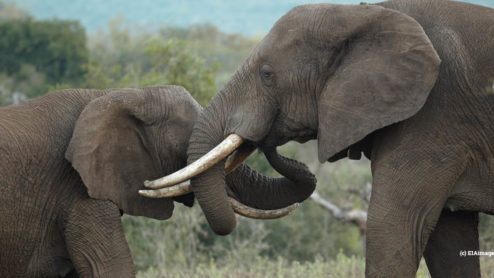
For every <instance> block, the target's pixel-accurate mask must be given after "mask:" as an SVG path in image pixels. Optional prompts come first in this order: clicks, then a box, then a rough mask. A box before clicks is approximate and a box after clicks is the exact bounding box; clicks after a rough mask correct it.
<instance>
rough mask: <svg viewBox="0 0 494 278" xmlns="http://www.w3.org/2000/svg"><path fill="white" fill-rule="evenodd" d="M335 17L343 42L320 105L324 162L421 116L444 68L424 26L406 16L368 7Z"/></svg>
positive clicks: (320, 144)
mask: <svg viewBox="0 0 494 278" xmlns="http://www.w3.org/2000/svg"><path fill="white" fill-rule="evenodd" d="M333 8H334V7H333ZM331 15H332V16H334V17H335V18H333V20H332V22H333V24H339V25H338V26H333V28H329V29H330V32H331V31H332V32H334V33H333V34H332V36H334V37H338V38H342V39H341V41H342V42H341V48H340V55H339V56H340V58H339V59H337V60H338V61H337V63H339V65H338V66H337V67H336V68H335V70H334V73H333V74H332V75H331V76H329V78H328V80H327V83H326V86H325V87H324V89H323V90H322V92H321V95H320V99H319V104H318V120H319V126H318V149H319V160H320V161H321V162H323V161H326V160H328V159H329V158H331V157H332V156H334V155H335V154H337V153H338V152H341V151H342V150H344V149H345V148H347V147H349V146H350V145H352V144H354V143H356V142H358V141H360V140H362V139H363V138H364V137H365V136H366V135H368V134H370V133H371V132H373V131H375V130H377V129H380V128H383V127H385V126H388V125H390V124H393V123H396V122H399V121H402V120H405V119H407V118H409V117H411V116H413V115H414V114H416V113H417V112H418V111H419V110H420V109H421V108H422V106H423V105H424V103H425V101H426V99H427V97H428V95H429V92H430V91H431V89H432V88H433V86H434V84H435V82H436V79H437V75H438V73H439V65H440V59H439V56H438V55H437V53H436V51H435V50H434V47H433V46H432V43H431V42H430V40H429V38H428V37H427V35H426V34H425V32H424V30H423V29H422V27H421V26H420V25H419V24H418V23H417V22H416V21H415V20H414V19H413V18H411V17H409V16H407V15H405V14H403V13H400V12H398V11H394V10H390V9H385V8H382V7H379V6H374V5H364V6H343V7H338V8H336V9H334V11H333V13H331Z"/></svg>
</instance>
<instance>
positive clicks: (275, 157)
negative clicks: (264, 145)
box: [226, 148, 317, 210]
mask: <svg viewBox="0 0 494 278" xmlns="http://www.w3.org/2000/svg"><path fill="white" fill-rule="evenodd" d="M264 153H265V155H266V158H267V159H268V161H269V163H270V164H271V166H273V168H274V169H275V170H276V171H278V172H279V173H280V174H281V175H283V176H284V177H282V178H271V177H266V176H264V175H262V174H260V173H258V172H256V171H255V170H253V169H251V168H250V167H248V166H246V165H241V166H240V167H239V168H238V169H237V171H235V172H233V173H231V174H230V175H228V176H227V177H226V182H227V184H228V190H229V192H228V193H229V195H231V196H232V197H234V198H236V199H237V200H239V201H240V202H242V203H243V204H246V205H248V206H252V207H255V208H259V209H265V210H268V209H269V210H272V209H279V208H283V207H286V206H289V205H291V204H293V203H299V202H302V201H304V200H305V199H307V198H308V197H309V196H310V195H311V194H312V192H313V191H314V189H315V187H316V182H317V181H316V178H315V176H314V175H313V174H312V173H311V172H310V171H309V169H308V168H307V166H305V165H304V164H302V163H300V162H298V161H295V160H292V159H289V158H286V157H283V156H281V155H279V154H278V153H277V152H276V150H275V149H274V148H273V149H271V150H264Z"/></svg>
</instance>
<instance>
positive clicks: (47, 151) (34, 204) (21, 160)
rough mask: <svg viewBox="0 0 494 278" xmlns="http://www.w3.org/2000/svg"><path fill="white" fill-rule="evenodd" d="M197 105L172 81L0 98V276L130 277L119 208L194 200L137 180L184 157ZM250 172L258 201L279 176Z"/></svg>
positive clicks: (149, 211)
mask: <svg viewBox="0 0 494 278" xmlns="http://www.w3.org/2000/svg"><path fill="white" fill-rule="evenodd" d="M200 113H202V107H201V106H200V105H199V104H198V103H197V102H196V101H195V100H194V99H193V98H192V96H191V95H190V94H189V93H188V92H187V91H186V90H185V89H184V88H182V87H180V86H154V87H146V88H139V89H130V88H128V89H107V90H92V89H68V90H63V91H59V92H54V93H50V94H47V95H44V96H41V97H39V98H36V99H33V100H30V101H28V102H24V103H21V104H19V105H11V106H7V107H3V108H0V156H1V158H2V160H1V161H0V276H1V277H134V276H135V271H134V266H133V261H132V257H131V254H130V251H129V247H128V245H127V243H126V241H125V238H124V233H123V228H122V224H121V220H120V217H121V215H122V214H123V213H126V214H130V215H137V216H146V217H151V218H155V219H160V220H164V219H168V218H170V217H171V216H172V213H173V208H174V201H176V202H180V203H183V204H185V205H186V206H192V205H193V202H194V196H193V194H183V195H182V196H176V197H173V198H171V197H170V198H164V199H149V198H145V197H142V196H140V195H139V194H138V190H139V189H143V188H144V187H143V186H142V180H144V179H152V178H157V177H159V176H161V175H166V174H169V173H172V172H173V171H176V170H178V169H180V168H181V167H184V166H185V165H186V162H187V155H186V150H187V146H188V140H189V137H190V135H191V132H192V128H193V125H194V123H195V121H196V120H197V118H198V117H199V115H200ZM251 172H252V178H253V179H254V178H255V179H254V180H252V181H251V182H258V183H257V184H256V186H259V190H261V191H260V192H261V193H263V195H264V196H266V198H265V199H264V200H263V198H258V199H257V204H258V207H259V208H263V203H267V202H269V198H271V197H269V195H270V194H269V192H270V190H274V191H276V190H279V189H277V188H276V186H285V185H287V183H286V182H283V181H284V180H285V179H283V178H277V179H271V178H267V177H264V176H261V175H259V174H257V173H256V172H255V171H251ZM308 178H313V177H310V176H309V177H308ZM263 179H265V180H263ZM246 181H249V180H246ZM263 181H264V182H263ZM232 182H237V183H238V184H236V185H235V186H236V188H237V189H238V188H239V187H240V186H242V184H241V183H240V182H239V181H237V180H235V179H234V178H232ZM267 182H277V183H278V184H273V186H274V187H269V186H268V185H269V184H267ZM246 184H247V185H248V186H249V187H252V185H251V184H249V183H246ZM311 185H312V190H313V189H314V187H315V180H314V181H313V182H312V184H311ZM263 186H266V188H264V187H263ZM296 187H300V185H297V186H296ZM248 189H249V191H250V190H251V189H250V188H248ZM262 190H264V191H262ZM310 192H312V191H310ZM310 192H309V193H307V194H309V195H310ZM236 193H237V195H235V196H232V197H235V198H236V199H235V201H238V202H240V203H242V201H243V200H242V198H243V195H246V196H249V194H246V193H245V194H244V193H243V192H241V191H238V190H237V191H236ZM307 194H306V195H307ZM290 195H293V193H291V194H290ZM299 195H300V194H299ZM307 196H308V195H307ZM307 196H306V197H307ZM245 198H247V197H245ZM286 205H290V204H288V203H286ZM254 212H256V211H255V210H254ZM261 212H262V211H261Z"/></svg>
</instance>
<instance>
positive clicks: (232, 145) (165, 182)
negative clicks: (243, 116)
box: [144, 133, 243, 189]
mask: <svg viewBox="0 0 494 278" xmlns="http://www.w3.org/2000/svg"><path fill="white" fill-rule="evenodd" d="M242 142H243V139H242V137H240V136H238V135H237V134H235V133H232V134H230V135H228V137H226V138H225V139H224V140H223V141H222V142H221V143H220V144H219V145H218V146H216V147H214V149H212V150H211V151H209V152H208V153H207V154H205V155H204V156H202V157H201V158H199V159H198V160H196V161H194V162H193V163H191V164H189V165H188V166H187V167H185V168H183V169H180V170H178V171H177V172H175V173H173V174H170V175H168V176H166V177H163V178H160V179H157V180H154V181H145V182H144V186H146V187H148V188H152V189H158V188H163V187H168V186H171V185H174V184H177V183H180V182H183V181H186V180H188V179H190V178H192V177H194V176H196V175H198V174H200V173H202V172H204V171H206V170H207V169H209V168H210V167H212V166H213V165H215V164H216V163H218V162H219V161H220V160H222V159H223V158H225V157H227V156H228V155H229V154H230V153H231V152H233V151H234V150H235V149H237V148H238V147H239V146H240V145H241V144H242Z"/></svg>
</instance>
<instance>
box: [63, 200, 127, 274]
mask: <svg viewBox="0 0 494 278" xmlns="http://www.w3.org/2000/svg"><path fill="white" fill-rule="evenodd" d="M64 235H65V241H66V245H67V250H68V253H69V255H70V259H71V260H72V263H73V264H74V268H75V270H76V271H77V274H78V276H79V277H134V276H135V273H134V265H133V262H132V257H131V255H130V250H129V247H128V245H127V242H126V241H125V237H124V233H123V228H122V222H121V219H120V211H119V209H118V207H117V206H116V205H115V204H114V203H112V202H110V201H104V200H95V199H90V198H87V199H82V200H77V201H76V202H75V204H74V205H73V206H72V208H71V210H70V212H69V213H68V216H67V219H66V221H65V232H64Z"/></svg>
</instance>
